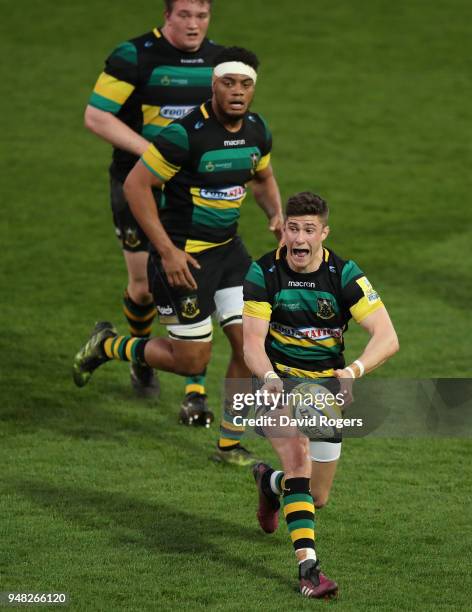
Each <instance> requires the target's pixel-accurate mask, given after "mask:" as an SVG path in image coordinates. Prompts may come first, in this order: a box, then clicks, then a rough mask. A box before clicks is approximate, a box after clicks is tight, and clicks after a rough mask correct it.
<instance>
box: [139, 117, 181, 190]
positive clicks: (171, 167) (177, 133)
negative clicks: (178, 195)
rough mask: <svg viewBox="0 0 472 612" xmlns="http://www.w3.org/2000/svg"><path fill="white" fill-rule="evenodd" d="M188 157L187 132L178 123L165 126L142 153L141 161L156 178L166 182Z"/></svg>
mask: <svg viewBox="0 0 472 612" xmlns="http://www.w3.org/2000/svg"><path fill="white" fill-rule="evenodd" d="M188 157H189V139H188V134H187V130H186V129H185V128H184V127H183V125H180V124H179V123H171V124H170V125H168V126H166V127H165V128H164V129H163V130H162V131H161V132H160V133H159V135H158V136H157V138H156V139H155V140H154V142H153V143H152V144H151V145H150V146H149V148H148V149H147V150H146V151H145V152H144V154H143V156H142V157H141V161H142V162H143V163H144V165H145V166H146V167H147V168H148V170H150V171H151V172H152V173H153V174H154V175H155V176H157V178H159V179H161V181H164V182H167V181H170V179H171V178H172V177H173V176H175V175H176V174H177V172H179V170H180V168H181V167H182V165H183V164H184V163H185V162H186V161H187V159H188Z"/></svg>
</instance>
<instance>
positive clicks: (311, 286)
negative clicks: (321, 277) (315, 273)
mask: <svg viewBox="0 0 472 612" xmlns="http://www.w3.org/2000/svg"><path fill="white" fill-rule="evenodd" d="M288 286H289V287H308V289H314V288H315V287H316V283H315V282H310V281H288Z"/></svg>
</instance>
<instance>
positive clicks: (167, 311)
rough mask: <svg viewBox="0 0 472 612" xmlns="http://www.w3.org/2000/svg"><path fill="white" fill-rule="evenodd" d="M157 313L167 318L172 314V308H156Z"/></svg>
mask: <svg viewBox="0 0 472 612" xmlns="http://www.w3.org/2000/svg"><path fill="white" fill-rule="evenodd" d="M157 311H158V312H159V314H160V315H162V316H168V315H171V314H173V312H174V309H173V308H172V306H158V307H157Z"/></svg>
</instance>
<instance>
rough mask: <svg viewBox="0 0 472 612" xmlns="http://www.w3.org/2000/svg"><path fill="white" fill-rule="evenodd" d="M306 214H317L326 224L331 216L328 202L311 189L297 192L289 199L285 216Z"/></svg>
mask: <svg viewBox="0 0 472 612" xmlns="http://www.w3.org/2000/svg"><path fill="white" fill-rule="evenodd" d="M304 215H317V216H318V217H319V218H320V219H321V221H322V222H323V224H324V225H326V224H327V222H328V217H329V207H328V202H326V201H325V200H323V198H322V197H320V196H319V195H316V193H311V191H302V192H300V193H296V194H295V195H293V196H291V197H290V198H289V199H288V200H287V205H286V206H285V216H286V217H303V216H304Z"/></svg>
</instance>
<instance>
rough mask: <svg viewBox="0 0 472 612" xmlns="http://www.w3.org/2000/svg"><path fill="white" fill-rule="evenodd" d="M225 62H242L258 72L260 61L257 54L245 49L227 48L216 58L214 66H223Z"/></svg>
mask: <svg viewBox="0 0 472 612" xmlns="http://www.w3.org/2000/svg"><path fill="white" fill-rule="evenodd" d="M223 62H242V63H243V64H247V65H248V66H251V68H254V70H257V69H258V68H259V59H258V57H257V55H256V54H255V53H253V52H252V51H248V50H247V49H243V47H226V48H225V49H223V51H221V52H220V53H218V55H217V56H216V57H215V61H214V65H215V66H218V64H222V63H223Z"/></svg>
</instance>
